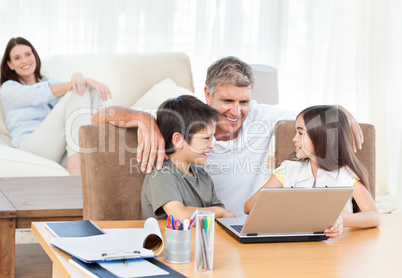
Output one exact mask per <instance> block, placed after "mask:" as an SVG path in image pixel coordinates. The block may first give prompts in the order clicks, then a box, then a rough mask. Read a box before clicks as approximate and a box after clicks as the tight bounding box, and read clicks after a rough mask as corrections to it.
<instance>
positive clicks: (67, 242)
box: [50, 233, 154, 262]
mask: <svg viewBox="0 0 402 278" xmlns="http://www.w3.org/2000/svg"><path fill="white" fill-rule="evenodd" d="M134 239H135V240H134ZM50 243H51V244H52V245H54V246H56V247H58V248H60V249H61V250H63V251H65V252H67V253H69V254H70V255H73V256H75V257H77V258H80V259H81V260H83V261H88V262H91V261H102V260H113V259H122V258H130V257H131V258H132V257H133V256H138V257H145V258H150V257H154V253H153V252H152V251H151V250H147V249H145V248H142V240H141V238H131V237H129V238H125V237H123V236H117V235H116V234H115V233H113V234H108V233H106V234H103V235H99V236H90V237H75V238H68V237H65V238H61V237H58V238H52V239H51V240H50ZM136 254H138V255H136Z"/></svg>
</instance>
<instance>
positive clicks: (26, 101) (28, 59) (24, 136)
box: [0, 37, 111, 175]
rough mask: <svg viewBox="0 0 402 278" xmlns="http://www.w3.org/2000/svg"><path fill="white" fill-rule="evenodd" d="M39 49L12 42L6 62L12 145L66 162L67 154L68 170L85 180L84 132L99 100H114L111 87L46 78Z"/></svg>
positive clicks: (2, 91)
mask: <svg viewBox="0 0 402 278" xmlns="http://www.w3.org/2000/svg"><path fill="white" fill-rule="evenodd" d="M40 68H41V61H40V58H39V55H38V53H37V52H36V50H35V48H34V47H33V45H32V44H31V43H30V42H29V41H27V40H26V39H24V38H21V37H18V38H12V39H11V40H10V41H9V42H8V44H7V47H6V49H5V51H4V55H3V59H2V61H1V80H0V82H1V88H0V97H1V99H2V102H3V106H4V112H5V115H6V125H7V128H8V131H9V133H10V135H11V145H12V146H13V147H15V148H19V149H22V150H25V151H29V152H31V153H34V154H36V155H39V156H42V157H46V158H48V159H51V160H53V161H55V162H58V163H60V161H61V159H62V158H63V155H64V154H65V151H66V150H67V155H68V161H67V166H66V169H67V171H68V172H69V173H70V175H80V173H81V169H80V168H81V165H80V154H79V147H78V129H79V127H80V126H81V125H83V124H90V117H91V114H92V113H94V112H96V110H95V109H97V108H98V107H99V104H100V103H99V102H100V100H99V98H100V99H101V100H103V101H106V100H107V99H108V98H111V93H110V90H109V88H108V87H107V86H106V85H105V84H102V83H100V82H98V81H96V80H93V79H89V78H84V77H83V75H82V74H81V73H75V74H73V76H72V77H71V80H70V81H69V82H62V83H60V82H57V81H55V80H53V79H51V78H48V77H43V76H42V75H41V73H40Z"/></svg>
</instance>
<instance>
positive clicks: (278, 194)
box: [217, 186, 353, 243]
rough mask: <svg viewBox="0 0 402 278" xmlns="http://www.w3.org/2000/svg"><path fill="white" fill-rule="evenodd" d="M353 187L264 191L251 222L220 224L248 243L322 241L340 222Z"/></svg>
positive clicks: (222, 220) (223, 221)
mask: <svg viewBox="0 0 402 278" xmlns="http://www.w3.org/2000/svg"><path fill="white" fill-rule="evenodd" d="M352 192H353V187H349V186H347V187H346V186H342V187H319V188H263V189H261V190H260V193H259V194H258V196H257V198H256V200H255V202H254V205H253V207H252V209H251V211H250V214H249V216H248V217H247V218H218V219H217V222H218V224H220V225H221V226H222V227H223V228H224V229H225V230H226V231H227V232H228V233H229V234H231V235H232V236H233V237H234V238H235V239H237V240H238V241H240V242H244V243H254V242H288V241H290V242H293V241H321V240H326V239H328V237H327V236H326V235H325V233H324V230H325V229H326V228H329V227H331V226H332V225H333V224H334V223H335V221H336V220H337V219H338V217H339V215H340V213H341V212H342V210H343V208H344V207H345V205H346V203H347V201H348V199H349V197H350V196H351V195H352Z"/></svg>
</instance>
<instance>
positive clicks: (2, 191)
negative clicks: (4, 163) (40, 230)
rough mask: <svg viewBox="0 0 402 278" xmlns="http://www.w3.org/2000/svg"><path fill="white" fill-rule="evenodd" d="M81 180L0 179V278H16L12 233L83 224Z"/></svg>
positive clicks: (51, 178)
mask: <svg viewBox="0 0 402 278" xmlns="http://www.w3.org/2000/svg"><path fill="white" fill-rule="evenodd" d="M82 206H83V204H82V188H81V177H69V176H67V177H25V178H0V277H14V275H15V269H14V266H15V229H16V228H30V227H31V223H32V221H55V220H58V221H72V220H82V212H83V211H82Z"/></svg>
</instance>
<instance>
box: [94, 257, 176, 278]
mask: <svg viewBox="0 0 402 278" xmlns="http://www.w3.org/2000/svg"><path fill="white" fill-rule="evenodd" d="M99 265H100V266H102V267H103V268H104V269H107V270H108V271H110V272H111V273H113V274H114V275H116V276H118V277H122V278H129V277H146V276H156V275H168V274H169V272H167V271H165V270H163V269H162V268H160V267H158V266H156V265H154V264H152V263H150V262H148V261H147V260H143V259H136V260H127V264H125V263H124V262H122V261H118V262H103V263H99Z"/></svg>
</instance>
